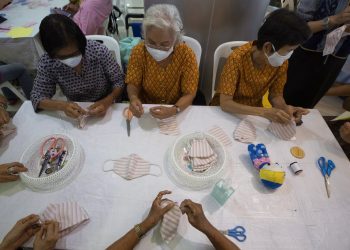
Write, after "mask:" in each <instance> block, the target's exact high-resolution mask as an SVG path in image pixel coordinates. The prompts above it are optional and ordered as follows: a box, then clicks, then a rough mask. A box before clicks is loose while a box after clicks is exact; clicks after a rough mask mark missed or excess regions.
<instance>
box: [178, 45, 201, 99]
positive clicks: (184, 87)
mask: <svg viewBox="0 0 350 250" xmlns="http://www.w3.org/2000/svg"><path fill="white" fill-rule="evenodd" d="M198 79H199V69H198V64H197V60H196V56H195V54H194V52H193V51H192V49H191V48H189V47H187V46H186V50H185V62H184V66H183V74H182V79H181V92H182V93H183V94H196V92H197V88H198Z"/></svg>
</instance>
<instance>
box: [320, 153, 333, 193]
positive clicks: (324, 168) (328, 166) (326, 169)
mask: <svg viewBox="0 0 350 250" xmlns="http://www.w3.org/2000/svg"><path fill="white" fill-rule="evenodd" d="M317 163H318V167H319V168H320V170H321V173H322V175H323V178H324V183H325V186H326V191H327V196H328V198H329V197H330V196H331V193H330V186H329V177H330V176H331V173H332V171H333V169H335V164H334V162H333V161H332V160H328V161H327V160H326V158H324V157H323V156H322V157H320V158H319V159H318V161H317Z"/></svg>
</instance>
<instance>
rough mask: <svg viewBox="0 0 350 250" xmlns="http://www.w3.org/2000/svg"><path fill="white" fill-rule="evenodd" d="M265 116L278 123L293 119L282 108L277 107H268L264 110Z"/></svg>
mask: <svg viewBox="0 0 350 250" xmlns="http://www.w3.org/2000/svg"><path fill="white" fill-rule="evenodd" d="M263 117H265V118H266V119H268V120H270V121H272V122H278V123H288V122H290V121H291V119H292V117H291V116H290V115H289V114H288V113H287V112H285V111H284V110H282V109H277V108H266V109H265V110H264V114H263Z"/></svg>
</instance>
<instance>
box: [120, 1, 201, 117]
mask: <svg viewBox="0 0 350 250" xmlns="http://www.w3.org/2000/svg"><path fill="white" fill-rule="evenodd" d="M181 30H182V21H181V18H180V15H179V12H178V10H177V8H176V7H175V6H173V5H168V4H157V5H153V6H151V7H150V8H149V9H148V10H147V12H146V14H145V18H144V21H143V34H144V38H145V41H144V42H141V43H140V44H138V45H137V46H135V47H134V49H133V50H132V53H131V56H130V61H129V65H128V70H127V76H126V81H125V82H126V83H127V90H128V95H129V99H130V110H131V111H132V113H133V114H134V115H135V116H137V117H140V116H141V115H142V114H143V112H144V110H143V107H142V104H143V103H154V104H167V106H163V105H161V106H156V107H153V108H151V109H150V112H151V114H152V116H154V117H155V118H159V119H164V118H167V117H170V116H173V115H176V114H177V113H179V112H181V111H182V110H184V109H186V108H187V107H188V106H189V105H191V104H192V101H193V99H194V98H195V96H196V92H197V86H198V78H199V71H198V65H197V62H196V57H195V54H194V52H193V51H192V49H191V48H190V47H188V46H187V45H186V44H185V43H184V42H182V37H181ZM169 105H172V106H169Z"/></svg>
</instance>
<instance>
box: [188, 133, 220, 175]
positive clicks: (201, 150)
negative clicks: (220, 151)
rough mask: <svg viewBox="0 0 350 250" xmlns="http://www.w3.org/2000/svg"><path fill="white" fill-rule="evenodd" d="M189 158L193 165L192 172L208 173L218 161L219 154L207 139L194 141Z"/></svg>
mask: <svg viewBox="0 0 350 250" xmlns="http://www.w3.org/2000/svg"><path fill="white" fill-rule="evenodd" d="M188 157H189V159H190V160H191V163H192V170H193V171H195V172H203V171H206V170H207V169H209V168H210V167H211V165H212V164H214V163H216V160H217V154H216V153H215V152H214V151H213V149H212V148H211V146H210V145H209V143H208V141H207V140H206V139H194V140H192V142H191V149H190V152H189V153H188Z"/></svg>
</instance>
